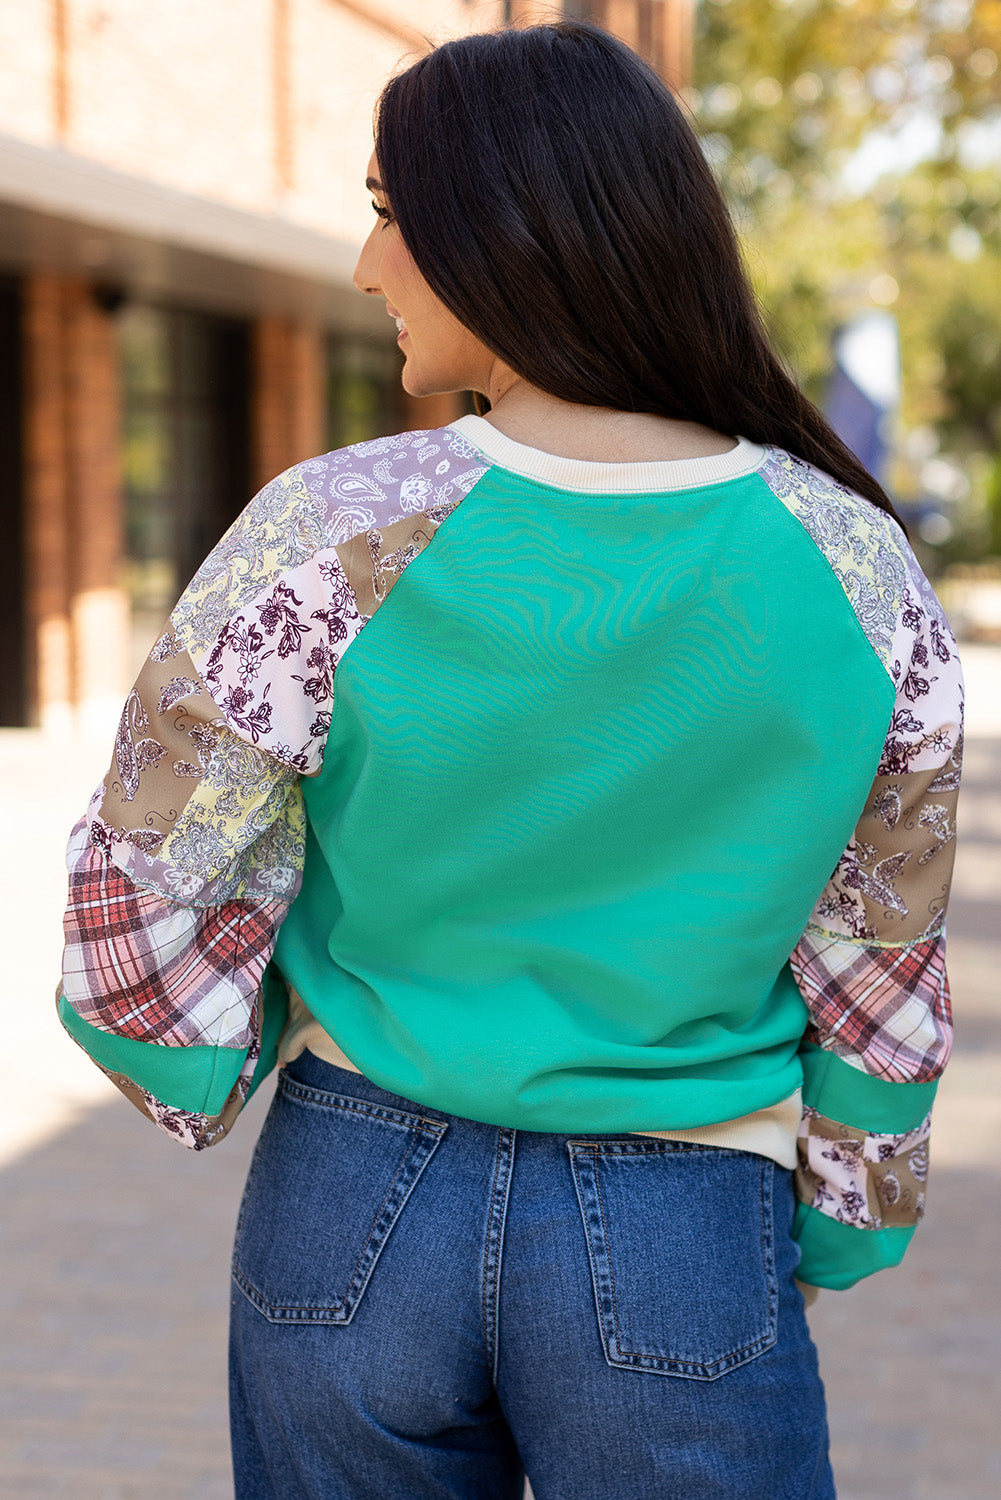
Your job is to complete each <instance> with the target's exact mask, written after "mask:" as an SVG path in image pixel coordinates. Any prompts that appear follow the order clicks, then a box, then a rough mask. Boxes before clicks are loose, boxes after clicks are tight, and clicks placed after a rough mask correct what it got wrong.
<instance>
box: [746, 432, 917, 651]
mask: <svg viewBox="0 0 1001 1500" xmlns="http://www.w3.org/2000/svg"><path fill="white" fill-rule="evenodd" d="M758 472H759V474H760V475H761V477H762V479H763V480H764V481H765V483H766V484H767V485H768V487H769V489H770V490H771V491H772V493H773V494H774V495H776V496H777V497H778V499H779V500H781V502H782V504H783V505H784V506H785V507H786V509H787V510H789V511H790V512H791V513H792V514H793V515H794V516H795V517H796V519H797V520H798V521H800V522H801V523H802V525H803V526H804V527H805V528H806V530H807V531H808V532H809V533H810V536H811V537H812V538H813V540H814V541H815V542H816V544H817V546H818V548H819V549H820V551H821V552H822V553H823V554H824V556H825V557H826V558H827V561H828V562H829V563H830V565H831V568H832V569H833V571H834V573H835V575H836V577H837V579H838V582H839V583H840V584H841V587H842V588H843V589H844V591H845V594H846V595H847V597H848V601H849V603H850V604H851V607H852V612H853V613H854V615H855V618H856V619H857V620H858V622H859V624H860V625H861V627H862V629H863V630H864V631H865V634H866V636H867V637H868V640H869V643H870V645H871V646H872V648H873V650H874V651H875V652H876V654H877V655H878V656H879V657H880V659H881V660H882V661H884V662H885V661H887V660H888V659H889V654H890V648H891V646H892V644H893V639H894V632H895V629H896V624H897V618H898V615H899V611H900V602H901V598H902V596H903V593H904V590H905V588H906V587H907V582H908V567H907V560H906V554H907V551H908V550H909V549H907V548H906V544H905V543H904V539H903V537H902V536H901V534H900V530H899V528H898V527H897V526H896V525H895V524H894V522H893V521H892V520H891V519H890V517H889V516H887V515H886V514H885V513H884V512H883V511H881V510H877V509H876V507H875V506H874V505H870V503H869V501H868V500H865V499H863V497H862V496H861V495H856V494H853V492H852V491H851V490H849V489H846V488H845V487H844V485H841V484H838V483H837V481H836V480H834V479H832V478H831V477H830V475H828V474H822V473H821V472H820V471H819V470H818V469H815V468H814V467H813V465H812V464H808V463H806V462H805V460H804V459H801V458H795V457H794V456H793V455H792V454H791V453H784V452H782V450H781V449H778V448H769V449H768V453H767V457H766V459H765V462H764V463H763V464H762V466H761V468H760V469H759V470H758Z"/></svg>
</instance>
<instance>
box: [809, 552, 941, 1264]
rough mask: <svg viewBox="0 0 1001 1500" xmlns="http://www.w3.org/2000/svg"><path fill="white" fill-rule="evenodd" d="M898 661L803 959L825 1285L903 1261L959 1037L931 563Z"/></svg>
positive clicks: (815, 1206)
mask: <svg viewBox="0 0 1001 1500" xmlns="http://www.w3.org/2000/svg"><path fill="white" fill-rule="evenodd" d="M889 666H890V671H891V673H892V676H893V678H894V680H895V683H896V697H895V702H894V705H893V711H892V715H891V718H890V722H889V727H888V730H887V734H886V739H885V743H884V745H883V751H882V756H881V759H880V763H879V767H878V770H877V774H876V778H875V781H874V782H873V785H872V788H871V790H870V792H869V795H868V797H867V799H866V803H865V806H864V808H863V810H862V814H861V816H860V818H859V820H858V823H857V826H856V828H855V831H854V833H853V836H852V838H851V840H850V841H849V843H848V846H847V848H846V849H845V851H844V854H843V855H842V857H841V859H840V860H839V862H838V865H837V867H836V869H835V871H834V874H833V875H832V877H831V879H830V881H829V883H828V885H827V886H826V888H825V890H824V891H823V893H822V895H821V896H820V899H819V900H818V902H817V904H816V907H815V909H814V911H813V913H812V916H811V918H810V921H809V923H808V925H807V927H806V930H805V931H804V933H803V936H802V938H801V939H800V941H799V943H798V944H797V946H796V948H795V950H794V952H793V954H792V956H791V960H790V962H791V967H792V970H793V973H794V975H795V978H796V980H797V983H798V985H799V988H800V991H801V993H802V996H803V998H804V1000H805V1002H806V1005H807V1008H808V1011H809V1023H808V1027H807V1030H806V1033H805V1036H804V1040H803V1045H802V1051H801V1057H802V1063H803V1075H804V1081H803V1104H804V1107H803V1117H802V1122H801V1126H800V1134H799V1142H798V1168H797V1173H796V1188H797V1206H796V1215H795V1221H794V1235H795V1237H796V1238H797V1240H798V1242H799V1245H800V1248H801V1252H802V1260H801V1263H800V1268H799V1271H798V1273H797V1274H798V1276H799V1277H800V1279H801V1280H802V1281H804V1282H807V1283H809V1284H811V1285H813V1286H820V1287H833V1288H844V1287H848V1286H851V1285H853V1284H854V1283H855V1282H856V1281H858V1280H860V1279H861V1278H862V1277H864V1276H868V1275H870V1274H871V1273H872V1272H874V1271H878V1270H882V1269H884V1268H885V1267H889V1266H893V1265H896V1264H898V1263H899V1261H900V1260H901V1258H902V1256H903V1254H904V1252H905V1250H906V1248H907V1245H908V1243H909V1242H910V1239H911V1237H912V1235H913V1233H914V1230H915V1227H916V1226H917V1223H918V1221H919V1220H920V1218H921V1216H922V1214H923V1212H924V1205H925V1187H926V1180H927V1175H928V1160H929V1135H930V1126H931V1109H932V1102H933V1100H934V1097H935V1092H936V1089H937V1087H938V1080H939V1077H940V1075H941V1073H942V1070H943V1068H944V1067H945V1065H946V1062H947V1060H948V1057H949V1052H950V1048H951V1044H952V1017H951V1010H950V1001H949V988H948V981H947V977H946V969H945V913H946V905H947V902H948V898H949V889H950V883H951V878H952V867H953V857H954V851H955V828H956V821H955V820H956V799H957V796H958V792H959V779H960V766H961V759H962V725H963V681H962V674H961V670H960V664H959V659H958V655H957V652H956V646H955V641H954V640H953V637H952V634H951V632H950V630H949V626H948V624H947V622H946V620H945V617H944V615H943V614H942V611H941V608H940V606H939V604H938V601H937V599H936V598H935V596H934V594H933V592H932V590H931V588H930V587H929V586H928V584H927V583H926V581H925V580H924V579H923V577H921V576H920V575H918V574H917V573H916V570H915V574H914V575H913V576H912V579H911V585H910V588H909V590H907V591H905V593H904V595H903V598H902V600H901V603H900V607H899V612H898V618H897V626H896V631H895V634H894V637H893V643H892V648H891V657H890V663H889Z"/></svg>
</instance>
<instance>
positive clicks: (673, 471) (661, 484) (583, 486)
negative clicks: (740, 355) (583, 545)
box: [448, 416, 765, 495]
mask: <svg viewBox="0 0 1001 1500" xmlns="http://www.w3.org/2000/svg"><path fill="white" fill-rule="evenodd" d="M448 425H449V428H450V429H451V430H452V431H453V432H457V433H459V435H460V436H461V437H464V438H465V439H466V441H467V442H470V443H472V445H473V446H474V447H475V448H478V449H479V450H480V452H481V453H482V454H484V456H485V457H487V458H489V459H491V460H492V461H493V462H494V463H496V464H498V465H499V466H500V467H501V468H502V469H509V470H511V471H512V472H513V473H515V474H522V475H524V476H525V477H526V478H528V479H536V480H538V481H540V482H541V483H542V484H549V485H552V486H553V487H554V488H556V489H561V490H583V491H588V492H590V493H592V494H606V495H607V494H618V495H624V494H638V493H641V492H642V491H650V492H652V493H658V492H659V493H663V492H664V491H665V490H688V489H695V488H698V487H699V486H701V485H708V484H720V483H722V482H723V481H725V480H727V479H739V478H741V477H742V476H743V475H745V474H752V473H753V472H754V470H755V469H756V468H758V466H759V465H760V464H761V462H762V460H763V459H764V456H765V450H764V448H762V447H761V446H760V445H759V444H758V443H752V442H749V441H748V439H747V438H742V437H739V438H738V439H737V443H736V447H734V448H731V449H730V451H729V452H728V453H714V454H712V455H711V456H710V457H708V458H670V459H668V458H665V459H656V460H654V461H652V462H647V463H592V462H591V461H590V460H589V459H583V458H560V457H559V456H558V455H557V454H555V453H545V452H544V451H543V450H542V449H541V448H529V447H527V446H526V445H525V444H524V443H516V442H515V441H514V439H513V438H509V437H507V436H506V435H505V434H504V433H503V432H501V431H500V430H499V429H498V428H496V427H494V425H493V423H492V422H488V421H487V420H486V418H485V417H476V416H467V417H459V418H457V420H456V421H454V422H450V423H449V424H448Z"/></svg>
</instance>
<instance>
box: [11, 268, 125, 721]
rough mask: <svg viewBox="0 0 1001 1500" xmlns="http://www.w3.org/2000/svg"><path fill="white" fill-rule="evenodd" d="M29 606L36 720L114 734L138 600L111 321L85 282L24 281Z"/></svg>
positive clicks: (38, 277) (40, 277)
mask: <svg viewBox="0 0 1001 1500" xmlns="http://www.w3.org/2000/svg"><path fill="white" fill-rule="evenodd" d="M23 307H24V346H25V378H24V407H25V413H24V424H25V425H24V460H25V462H24V468H25V523H26V526H25V529H26V535H25V550H26V558H25V573H26V587H25V610H26V614H27V630H28V643H29V657H30V665H29V673H30V679H29V680H30V681H31V684H32V688H33V692H32V698H33V718H34V719H35V720H36V721H37V722H38V723H39V724H41V725H42V727H43V728H45V729H50V730H53V731H56V732H63V731H68V730H71V729H74V728H77V727H79V728H82V729H84V730H87V729H90V728H94V729H96V730H99V731H104V730H106V729H107V727H108V726H109V724H112V723H113V722H114V719H115V717H117V714H118V712H119V710H120V707H121V699H122V696H123V693H124V691H125V689H126V687H127V682H126V675H127V665H126V663H127V660H128V603H127V598H126V595H125V591H124V590H123V589H122V588H121V586H120V583H119V574H120V570H121V565H122V562H123V538H122V496H121V482H120V477H119V452H120V443H121V437H120V422H119V397H118V378H117V376H118V370H117V366H118V360H117V351H116V348H115V340H114V330H113V328H112V326H111V320H110V318H109V316H108V315H107V313H105V312H104V311H103V310H102V309H101V308H100V307H98V305H97V304H96V302H95V301H94V299H93V296H92V293H91V290H90V288H89V287H88V286H87V285H86V283H84V282H80V281H77V280H72V279H68V278H64V277H59V276H53V275H47V274H40V275H34V276H29V277H27V278H26V280H25V283H24V295H23Z"/></svg>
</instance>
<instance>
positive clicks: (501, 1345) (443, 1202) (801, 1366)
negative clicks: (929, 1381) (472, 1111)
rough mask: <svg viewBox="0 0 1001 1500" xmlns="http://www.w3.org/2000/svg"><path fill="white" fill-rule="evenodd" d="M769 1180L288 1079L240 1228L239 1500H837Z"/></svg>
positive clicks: (791, 1263) (359, 1085) (812, 1356)
mask: <svg viewBox="0 0 1001 1500" xmlns="http://www.w3.org/2000/svg"><path fill="white" fill-rule="evenodd" d="M792 1208H793V1203H792V1188H791V1182H790V1174H789V1173H788V1172H786V1171H784V1170H783V1169H782V1168H780V1167H777V1166H775V1165H774V1164H773V1163H772V1162H770V1161H768V1160H766V1159H765V1158H764V1157H760V1156H755V1155H752V1154H751V1153H749V1152H743V1151H729V1150H723V1149H721V1148H718V1147H703V1146H693V1145H685V1144H681V1143H678V1142H672V1141H661V1140H650V1139H643V1138H641V1137H636V1136H608V1135H604V1136H602V1135H594V1136H564V1135H549V1134H539V1133H533V1132H530V1131H514V1130H501V1129H497V1128H495V1127H494V1126H490V1125H480V1124H477V1123H474V1122H473V1121H470V1120H463V1119H458V1118H456V1117H455V1116H453V1115H446V1114H442V1113H441V1112H440V1111H438V1110H434V1109H425V1108H424V1107H423V1106H421V1105H419V1104H414V1103H413V1102H412V1101H410V1100H408V1099H403V1098H400V1097H398V1096H397V1095H395V1094H387V1093H386V1092H384V1090H382V1089H380V1088H377V1087H376V1086H375V1084H373V1083H370V1082H369V1081H368V1080H367V1079H365V1078H362V1077H359V1076H358V1075H356V1074H353V1073H349V1072H346V1071H344V1070H342V1069H339V1068H334V1067H331V1066H330V1065H329V1064H328V1063H325V1062H323V1061H321V1060H320V1059H319V1058H315V1057H313V1056H312V1055H311V1054H309V1053H304V1054H303V1056H302V1057H301V1058H299V1059H298V1060H297V1061H296V1062H295V1063H293V1064H291V1065H290V1066H289V1067H288V1068H287V1069H286V1070H285V1071H284V1072H283V1073H282V1075H281V1078H280V1081H279V1087H278V1091H277V1094H276V1096H275V1100H274V1103H273V1105H272V1108H271V1112H270V1114H269V1115H268V1119H267V1122H266V1124H265V1126H264V1130H263V1132H262V1135H261V1139H260V1142H259V1144H258V1147H257V1152H256V1155H255V1157H254V1161H253V1165H252V1166H251V1169H250V1177H249V1180H248V1183H247V1190H246V1194H245V1196H244V1201H243V1207H242V1209H241V1213H240V1222H239V1226H238V1229H237V1237H236V1249H235V1255H234V1269H233V1277H234V1287H233V1305H232V1324H231V1399H232V1432H233V1453H234V1466H235V1474H236V1495H237V1497H238V1500H446V1497H448V1500H518V1497H520V1495H521V1493H522V1486H523V1483H524V1475H525V1471H526V1470H527V1472H528V1476H529V1479H530V1481H531V1484H532V1488H533V1491H534V1493H535V1496H536V1500H832V1497H833V1495H834V1483H833V1479H832V1476H831V1471H830V1466H829V1463H828V1458H827V1424H826V1417H825V1410H824V1392H823V1387H822V1385H821V1382H820V1377H819V1375H818V1372H817V1360H816V1352H815V1350H814V1347H813V1345H812V1343H811V1341H810V1336H809V1332H808V1330H807V1326H806V1320H805V1317H804V1313H803V1302H802V1298H801V1297H800V1294H799V1292H798V1291H797V1290H796V1288H795V1286H794V1285H793V1272H794V1271H795V1268H796V1262H797V1257H798V1251H797V1249H796V1247H795V1245H794V1244H793V1242H792V1240H791V1239H790V1236H789V1226H790V1222H791V1219H792Z"/></svg>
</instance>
